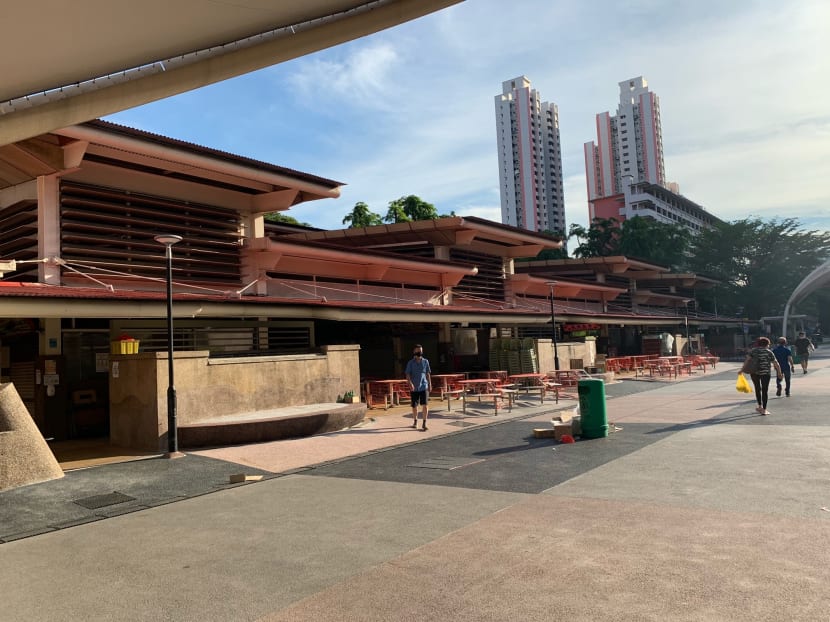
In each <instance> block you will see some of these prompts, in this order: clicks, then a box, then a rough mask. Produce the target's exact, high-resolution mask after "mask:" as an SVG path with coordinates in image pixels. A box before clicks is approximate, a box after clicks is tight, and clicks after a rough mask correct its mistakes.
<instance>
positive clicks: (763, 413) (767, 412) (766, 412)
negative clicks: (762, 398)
mask: <svg viewBox="0 0 830 622" xmlns="http://www.w3.org/2000/svg"><path fill="white" fill-rule="evenodd" d="M761 414H762V415H771V414H772V413H771V412H770V411H768V410H766V409H764V412H762V413H761Z"/></svg>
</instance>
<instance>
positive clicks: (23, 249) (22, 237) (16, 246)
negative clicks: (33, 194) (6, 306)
mask: <svg viewBox="0 0 830 622" xmlns="http://www.w3.org/2000/svg"><path fill="white" fill-rule="evenodd" d="M0 259H14V260H16V261H23V260H27V259H37V201H34V200H27V201H19V202H17V203H15V204H14V205H10V206H9V207H6V208H4V209H2V210H0ZM3 280H5V281H36V280H37V264H22V265H19V266H18V269H17V270H16V271H15V272H7V273H6V274H5V276H4V277H3Z"/></svg>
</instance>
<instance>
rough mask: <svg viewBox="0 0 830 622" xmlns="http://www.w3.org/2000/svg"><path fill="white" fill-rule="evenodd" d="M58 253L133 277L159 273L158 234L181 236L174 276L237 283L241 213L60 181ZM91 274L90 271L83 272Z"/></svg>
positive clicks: (161, 255) (161, 264)
mask: <svg viewBox="0 0 830 622" xmlns="http://www.w3.org/2000/svg"><path fill="white" fill-rule="evenodd" d="M60 200H61V256H62V258H63V259H64V260H66V261H68V262H73V261H75V262H79V263H84V262H87V263H88V264H90V265H91V264H92V262H99V263H97V264H96V265H99V267H101V268H106V269H110V270H118V271H121V272H126V273H128V274H130V275H135V276H151V277H163V276H164V269H165V258H164V247H163V246H161V245H160V244H159V243H158V242H156V241H155V240H154V239H153V236H155V235H158V234H160V233H170V234H177V235H180V236H182V238H183V239H182V241H181V242H179V243H178V244H176V246H174V247H173V279H174V280H176V281H189V282H200V283H223V284H233V285H237V284H239V282H240V278H241V277H240V272H241V259H240V245H239V215H238V214H237V213H236V212H235V211H233V210H230V209H226V208H220V207H214V206H210V205H201V204H193V203H188V202H186V201H179V200H176V199H167V198H163V197H155V196H150V195H143V194H136V193H132V192H127V191H124V190H119V189H114V188H104V187H100V186H88V185H82V184H76V183H71V182H66V181H64V182H62V183H61V199H60ZM82 271H83V272H88V273H89V272H91V271H90V270H82Z"/></svg>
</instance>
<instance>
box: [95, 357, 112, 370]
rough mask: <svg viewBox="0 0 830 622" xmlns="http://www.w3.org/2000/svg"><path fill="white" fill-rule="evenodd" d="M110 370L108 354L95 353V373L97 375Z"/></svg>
mask: <svg viewBox="0 0 830 622" xmlns="http://www.w3.org/2000/svg"><path fill="white" fill-rule="evenodd" d="M109 368H110V355H109V353H108V352H96V353H95V371H96V372H98V373H103V374H105V373H107V370H108V369H109Z"/></svg>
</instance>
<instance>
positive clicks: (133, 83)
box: [0, 0, 461, 144]
mask: <svg viewBox="0 0 830 622" xmlns="http://www.w3.org/2000/svg"><path fill="white" fill-rule="evenodd" d="M459 1H461V0H374V1H372V2H366V1H365V0H303V2H274V1H273V0H235V1H234V2H206V1H205V0H176V1H175V2H170V1H168V0H164V1H163V0H143V1H142V2H135V1H134V0H84V1H83V2H65V1H63V0H29V1H28V2H20V1H17V0H15V1H13V2H9V3H7V4H8V6H5V5H4V23H6V24H8V25H10V26H11V27H9V28H6V29H4V32H3V37H2V38H0V58H2V59H3V61H0V62H1V63H2V64H0V75H2V76H3V79H2V81H0V107H1V108H2V112H3V113H4V116H3V120H4V121H3V124H2V126H0V144H8V143H11V142H16V141H18V140H21V139H24V138H29V137H32V136H37V135H39V134H42V133H45V132H48V131H51V130H54V129H57V128H60V127H66V126H69V125H73V124H76V123H80V122H83V121H88V120H90V119H94V118H96V117H101V116H104V115H107V114H112V113H115V112H118V111H121V110H125V109H127V108H131V107H134V106H138V105H141V104H145V103H149V102H151V101H156V100H158V99H163V98H165V97H170V96H172V95H176V94H178V93H183V92H185V91H188V90H192V89H195V88H199V87H202V86H206V85H208V84H213V83H215V82H219V81H221V80H226V79H228V78H231V77H235V76H238V75H242V74H244V73H248V72H250V71H254V70H257V69H262V68H264V67H268V66H270V65H274V64H277V63H280V62H283V61H286V60H290V59H292V58H297V57H299V56H302V55H305V54H309V53H312V52H316V51H318V50H322V49H325V48H328V47H331V46H333V45H337V44H339V43H343V42H346V41H351V40H353V39H356V38H359V37H362V36H365V35H368V34H371V33H374V32H378V31H380V30H383V29H385V28H389V27H391V26H396V25H398V24H401V23H403V22H406V21H408V20H411V19H415V18H417V17H421V16H423V15H426V14H428V13H431V12H433V11H436V10H439V9H442V8H445V7H447V6H450V5H452V4H455V3H457V2H459ZM197 52H198V54H196V53H197ZM138 68H141V71H137V69H138ZM72 100H76V101H74V102H73V101H72Z"/></svg>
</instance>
